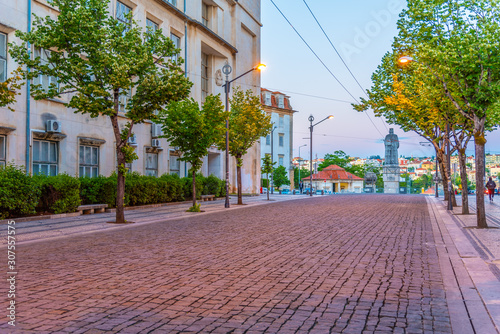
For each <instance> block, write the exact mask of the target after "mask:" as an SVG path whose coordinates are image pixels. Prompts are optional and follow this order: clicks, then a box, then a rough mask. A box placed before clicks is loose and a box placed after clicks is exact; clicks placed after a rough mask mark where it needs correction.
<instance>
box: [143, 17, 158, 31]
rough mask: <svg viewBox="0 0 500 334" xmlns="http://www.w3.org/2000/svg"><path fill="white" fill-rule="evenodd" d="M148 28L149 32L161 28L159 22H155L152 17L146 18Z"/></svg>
mask: <svg viewBox="0 0 500 334" xmlns="http://www.w3.org/2000/svg"><path fill="white" fill-rule="evenodd" d="M146 29H147V31H148V33H154V32H155V31H156V30H158V29H159V27H158V24H156V23H154V22H153V21H151V20H150V19H146Z"/></svg>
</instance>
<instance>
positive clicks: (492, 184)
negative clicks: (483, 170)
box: [486, 176, 497, 202]
mask: <svg viewBox="0 0 500 334" xmlns="http://www.w3.org/2000/svg"><path fill="white" fill-rule="evenodd" d="M496 187H497V184H496V183H495V181H493V178H492V177H491V176H490V179H489V180H488V182H487V183H486V189H488V195H490V201H491V202H493V197H495V188H496Z"/></svg>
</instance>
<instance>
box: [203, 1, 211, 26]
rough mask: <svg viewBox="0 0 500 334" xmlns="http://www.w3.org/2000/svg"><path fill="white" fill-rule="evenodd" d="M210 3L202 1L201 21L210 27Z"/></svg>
mask: <svg viewBox="0 0 500 334" xmlns="http://www.w3.org/2000/svg"><path fill="white" fill-rule="evenodd" d="M208 22H209V20H208V5H207V4H206V3H204V2H202V3H201V23H203V25H205V26H207V27H208Z"/></svg>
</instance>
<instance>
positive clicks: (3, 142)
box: [0, 136, 7, 166]
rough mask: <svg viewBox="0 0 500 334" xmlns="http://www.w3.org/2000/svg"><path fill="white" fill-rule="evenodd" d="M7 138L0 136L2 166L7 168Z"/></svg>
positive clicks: (0, 164) (0, 163)
mask: <svg viewBox="0 0 500 334" xmlns="http://www.w3.org/2000/svg"><path fill="white" fill-rule="evenodd" d="M6 146H7V145H6V137H5V136H0V166H5V161H6V155H7V154H6V151H7V149H6Z"/></svg>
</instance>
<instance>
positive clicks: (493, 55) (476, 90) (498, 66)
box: [395, 0, 500, 227]
mask: <svg viewBox="0 0 500 334" xmlns="http://www.w3.org/2000/svg"><path fill="white" fill-rule="evenodd" d="M400 17H401V19H400V20H399V22H398V28H399V35H398V37H397V38H396V40H395V46H396V47H397V48H398V49H399V50H400V51H404V52H405V53H406V54H407V55H410V56H412V57H413V58H415V59H416V60H417V61H418V62H416V65H414V66H418V67H419V68H420V69H421V70H422V71H424V73H426V75H427V76H428V77H433V78H434V79H435V80H436V81H437V82H438V83H439V85H440V89H441V92H442V93H443V94H444V96H446V98H447V99H448V101H449V102H450V103H451V104H452V105H453V107H454V109H455V111H456V113H458V114H459V115H460V116H462V117H464V118H465V119H467V120H469V121H470V122H471V123H472V124H473V130H472V133H473V136H474V143H475V158H476V185H477V187H478V192H479V193H482V192H483V191H484V185H483V177H484V160H483V156H484V144H485V143H486V139H485V131H486V130H487V128H488V126H489V125H490V126H495V125H498V124H500V110H499V98H498V97H499V95H500V57H499V56H498V55H499V54H500V1H498V0H474V1H470V0H458V1H455V0H453V1H452V0H424V1H421V0H409V1H408V9H407V10H404V11H403V12H402V13H401V15H400ZM476 206H477V224H478V227H487V224H486V216H485V207H484V197H483V196H478V197H477V203H476Z"/></svg>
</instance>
